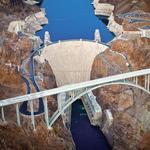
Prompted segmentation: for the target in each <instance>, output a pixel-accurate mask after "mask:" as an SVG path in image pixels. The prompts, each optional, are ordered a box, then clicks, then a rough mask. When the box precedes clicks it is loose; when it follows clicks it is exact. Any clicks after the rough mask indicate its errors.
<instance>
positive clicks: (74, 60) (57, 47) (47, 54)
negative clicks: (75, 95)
mask: <svg viewBox="0 0 150 150" xmlns="http://www.w3.org/2000/svg"><path fill="white" fill-rule="evenodd" d="M107 48H108V47H107V46H106V45H104V44H101V43H98V42H94V41H82V40H72V41H61V42H58V43H53V44H51V45H48V46H45V47H44V48H43V50H42V52H41V55H40V56H37V57H36V59H37V60H38V61H40V62H41V63H43V62H44V61H45V59H46V60H47V61H48V62H49V64H50V65H51V67H52V70H53V73H54V75H55V77H56V82H57V86H58V87H59V86H63V85H67V84H73V83H79V82H83V81H88V80H90V73H91V69H92V64H93V61H94V58H95V56H96V55H97V54H99V53H101V52H103V51H104V50H105V49H107Z"/></svg>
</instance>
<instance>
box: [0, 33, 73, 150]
mask: <svg viewBox="0 0 150 150" xmlns="http://www.w3.org/2000/svg"><path fill="white" fill-rule="evenodd" d="M1 35H2V36H1V37H0V41H1V46H0V57H1V61H0V76H1V78H0V99H5V98H9V97H15V96H17V95H23V94H25V93H26V92H27V88H26V84H25V82H24V80H22V74H21V69H20V68H22V63H23V62H24V61H25V60H26V59H27V58H28V57H29V55H30V53H31V50H32V44H31V41H30V40H29V38H28V37H26V36H21V37H19V36H17V35H16V34H13V33H8V32H3V33H2V34H1ZM24 67H25V68H24V69H25V74H24V77H26V79H27V80H28V81H29V83H30V86H31V92H35V91H36V90H35V88H34V86H33V85H32V82H31V81H30V79H29V64H28V63H27V64H26V65H25V66H24ZM34 69H35V76H36V80H37V83H38V85H39V86H40V88H41V89H42V90H44V89H50V88H55V87H57V85H56V80H55V76H54V74H53V71H52V69H51V67H50V65H49V63H48V62H47V61H45V62H44V63H43V64H39V63H38V62H36V61H35V68H34ZM36 101H38V100H35V105H34V110H35V109H36V105H37V104H38V102H36ZM48 108H49V116H51V115H52V114H53V113H54V111H55V110H56V109H57V102H56V96H54V97H48ZM4 112H5V118H6V121H7V122H6V123H5V124H4V123H3V122H2V120H0V149H12V150H14V149H17V150H20V149H39V150H40V149H42V148H43V149H50V150H55V149H58V150H64V149H68V150H69V149H73V144H72V140H71V135H70V133H69V132H68V130H67V129H66V128H65V127H64V125H63V123H62V120H61V119H59V120H58V121H57V122H56V124H55V127H54V128H53V130H48V129H47V128H46V125H45V123H44V122H43V121H42V120H44V115H43V114H42V115H38V116H35V121H36V131H35V132H34V131H33V129H32V125H31V118H30V117H29V116H26V115H21V114H20V117H21V127H18V126H17V125H16V110H15V107H14V106H7V107H5V108H4ZM7 123H8V124H7ZM12 141H13V142H12Z"/></svg>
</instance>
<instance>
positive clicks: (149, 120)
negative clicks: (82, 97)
mask: <svg viewBox="0 0 150 150" xmlns="http://www.w3.org/2000/svg"><path fill="white" fill-rule="evenodd" d="M129 43H130V44H131V45H130V44H129V46H128V44H127V43H126V42H124V45H122V44H123V43H122V44H121V45H120V46H121V47H122V52H124V53H125V52H126V51H127V49H128V50H130V49H131V50H132V48H133V43H132V41H131V42H129ZM115 46H116V48H117V49H119V46H118V45H115ZM143 53H144V52H143ZM131 54H132V53H131ZM128 55H129V56H130V54H127V56H128ZM141 55H142V52H141ZM137 57H138V56H137ZM139 57H142V56H139ZM135 58H136V57H135V56H134V57H131V58H130V59H127V60H129V62H133V61H134V63H139V62H138V61H137V62H136V60H134V59H135ZM143 59H144V60H147V59H145V55H144V56H143ZM127 60H125V59H123V57H122V56H121V55H119V54H117V53H114V52H112V51H109V50H107V51H106V52H105V53H103V54H99V55H98V56H97V57H96V58H95V60H94V63H93V67H92V72H91V79H96V78H100V77H105V76H109V75H113V74H119V73H122V72H128V71H129V70H130V69H132V68H131V67H130V66H126V62H127ZM137 60H139V58H137ZM142 65H144V64H143V63H141V66H138V67H142ZM132 66H133V68H136V67H135V65H133V63H132ZM136 66H137V65H136ZM145 67H146V66H145ZM94 94H95V95H96V97H97V101H98V103H99V104H100V105H101V106H102V109H103V110H105V109H110V110H111V112H112V114H113V117H114V120H113V124H112V125H111V126H108V127H107V128H105V129H103V127H104V126H106V121H105V120H106V119H105V115H104V116H103V121H102V126H101V128H102V129H103V132H104V134H105V135H106V137H107V139H108V141H109V142H110V144H111V145H112V146H113V149H116V150H118V149H119V150H137V149H140V148H141V149H143V150H144V148H145V149H146V148H147V149H149V147H148V145H149V144H150V143H149V140H148V139H147V140H146V141H144V137H145V136H148V135H147V134H148V132H149V131H150V128H149V125H150V113H149V100H150V97H149V96H148V95H147V94H146V93H144V92H142V91H140V90H138V89H136V88H133V87H131V86H123V85H112V86H106V87H103V88H100V89H97V90H95V91H94ZM141 141H142V142H143V144H142V145H140V143H141Z"/></svg>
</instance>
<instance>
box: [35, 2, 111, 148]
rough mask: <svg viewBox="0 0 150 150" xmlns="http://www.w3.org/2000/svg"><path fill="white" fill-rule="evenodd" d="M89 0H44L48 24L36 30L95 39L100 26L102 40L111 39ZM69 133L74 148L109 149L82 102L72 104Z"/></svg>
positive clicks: (54, 35) (63, 37) (58, 37)
mask: <svg viewBox="0 0 150 150" xmlns="http://www.w3.org/2000/svg"><path fill="white" fill-rule="evenodd" d="M91 3H92V0H59V1H57V0H43V3H42V4H41V7H43V8H45V9H46V14H47V18H48V20H49V24H48V25H45V26H44V29H42V30H41V31H39V32H38V33H37V35H39V36H40V37H41V38H42V39H43V37H44V33H45V31H49V33H50V35H51V40H52V41H58V40H69V39H89V40H93V39H94V32H95V29H99V30H100V33H101V39H102V42H106V43H107V42H109V41H110V40H112V39H113V37H114V36H113V35H112V33H111V32H110V31H109V30H108V29H107V28H106V25H105V24H104V23H103V22H102V21H101V20H99V19H98V18H97V17H96V16H95V15H94V9H93V6H92V5H91ZM71 132H72V136H73V139H74V142H75V144H76V148H77V150H110V149H111V148H110V147H109V144H108V142H107V140H106V138H105V137H104V135H103V133H102V132H101V131H100V129H99V128H97V127H93V126H91V125H90V122H89V120H88V117H87V114H86V112H85V110H84V109H83V104H82V103H81V101H77V102H75V103H74V104H73V106H72V121H71Z"/></svg>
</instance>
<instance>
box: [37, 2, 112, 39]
mask: <svg viewBox="0 0 150 150" xmlns="http://www.w3.org/2000/svg"><path fill="white" fill-rule="evenodd" d="M92 1H93V0H59V1H57V0H43V3H42V4H41V6H42V7H43V8H45V9H46V16H47V18H48V20H49V24H48V25H45V26H44V29H43V30H41V31H39V32H38V33H37V35H39V36H41V37H42V39H43V37H44V32H45V31H49V32H50V35H51V40H52V41H58V40H68V39H80V38H82V39H90V40H93V39H94V31H95V29H99V30H100V33H101V39H102V42H108V41H110V40H111V39H112V38H113V35H112V34H111V33H110V31H109V30H108V29H107V28H106V25H105V24H104V23H103V22H102V21H101V20H99V19H98V18H97V17H96V16H95V15H94V9H93V6H92V5H91V3H92Z"/></svg>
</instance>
